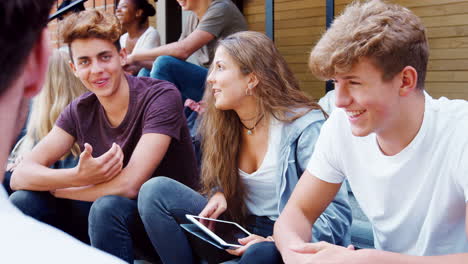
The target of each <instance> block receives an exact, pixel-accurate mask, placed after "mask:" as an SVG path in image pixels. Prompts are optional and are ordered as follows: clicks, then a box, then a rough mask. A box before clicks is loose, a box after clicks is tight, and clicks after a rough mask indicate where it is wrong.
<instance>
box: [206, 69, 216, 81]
mask: <svg viewBox="0 0 468 264" xmlns="http://www.w3.org/2000/svg"><path fill="white" fill-rule="evenodd" d="M206 82H207V83H209V84H211V85H213V84H214V83H215V71H214V70H212V71H211V72H210V73H209V74H208V77H206Z"/></svg>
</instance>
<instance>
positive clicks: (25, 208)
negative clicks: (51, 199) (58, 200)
mask: <svg viewBox="0 0 468 264" xmlns="http://www.w3.org/2000/svg"><path fill="white" fill-rule="evenodd" d="M47 195H49V196H51V195H50V194H49V193H48V192H35V191H25V190H19V191H16V192H14V193H13V194H11V195H10V201H11V203H13V204H14V205H15V206H16V207H17V208H18V209H20V210H21V211H22V212H23V213H24V214H27V215H30V216H33V215H34V214H35V212H38V213H39V212H40V211H42V210H44V208H43V206H44V205H45V203H46V202H45V200H46V199H47V197H46V196H47Z"/></svg>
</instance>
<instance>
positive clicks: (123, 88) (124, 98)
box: [98, 74, 130, 127]
mask: <svg viewBox="0 0 468 264" xmlns="http://www.w3.org/2000/svg"><path fill="white" fill-rule="evenodd" d="M98 99H99V102H100V103H101V105H102V107H103V108H104V110H105V112H106V116H107V119H108V120H109V122H110V123H111V125H112V126H114V127H116V126H118V125H119V124H120V123H121V122H122V121H123V119H124V117H125V115H126V114H127V110H128V105H129V101H130V88H129V85H128V81H127V78H125V75H124V74H122V77H121V79H120V87H119V89H117V91H116V92H115V93H114V94H113V95H111V96H106V97H101V98H98Z"/></svg>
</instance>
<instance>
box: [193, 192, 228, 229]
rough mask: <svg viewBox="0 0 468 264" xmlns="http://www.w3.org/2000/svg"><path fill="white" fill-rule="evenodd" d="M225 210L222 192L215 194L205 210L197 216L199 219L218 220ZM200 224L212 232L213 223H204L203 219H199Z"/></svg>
mask: <svg viewBox="0 0 468 264" xmlns="http://www.w3.org/2000/svg"><path fill="white" fill-rule="evenodd" d="M226 209H227V201H226V197H224V194H223V193H222V192H217V193H215V194H214V195H213V196H212V197H211V198H210V200H209V201H208V203H207V204H206V206H205V208H203V210H202V211H201V212H200V213H199V214H198V216H201V217H207V218H214V219H216V218H218V217H219V216H220V215H221V214H222V213H224V211H226ZM200 222H201V223H202V224H204V225H205V226H207V227H208V228H209V229H211V230H214V226H213V225H214V222H211V221H210V222H209V223H208V222H207V221H204V220H203V219H200Z"/></svg>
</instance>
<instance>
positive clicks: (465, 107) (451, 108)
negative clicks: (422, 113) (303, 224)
mask: <svg viewBox="0 0 468 264" xmlns="http://www.w3.org/2000/svg"><path fill="white" fill-rule="evenodd" d="M426 100H427V102H426V107H427V110H426V112H430V114H431V115H432V116H433V117H434V120H433V122H431V124H432V125H433V126H435V127H433V128H432V129H437V130H439V131H443V132H442V133H443V134H445V135H449V133H455V135H457V134H460V135H466V133H468V102H467V101H466V100H449V99H447V98H445V97H441V98H439V99H433V98H431V97H430V96H426ZM455 135H453V136H455ZM463 138H465V139H466V140H467V141H468V138H467V137H466V136H463ZM458 140H460V139H458Z"/></svg>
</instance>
